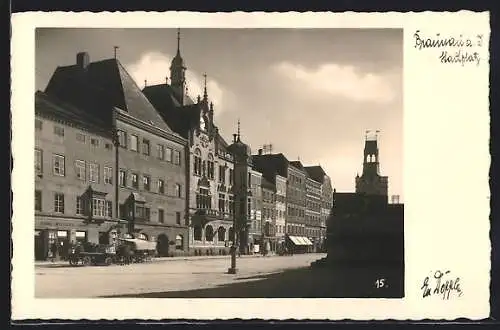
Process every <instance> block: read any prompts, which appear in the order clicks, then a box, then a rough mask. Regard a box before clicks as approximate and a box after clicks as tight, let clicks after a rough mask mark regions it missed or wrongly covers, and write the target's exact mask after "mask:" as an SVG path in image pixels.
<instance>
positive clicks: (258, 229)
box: [248, 169, 263, 249]
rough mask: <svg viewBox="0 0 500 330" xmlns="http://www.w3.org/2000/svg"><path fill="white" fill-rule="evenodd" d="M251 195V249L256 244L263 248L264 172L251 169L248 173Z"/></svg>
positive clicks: (249, 197)
mask: <svg viewBox="0 0 500 330" xmlns="http://www.w3.org/2000/svg"><path fill="white" fill-rule="evenodd" d="M248 182H249V186H250V195H249V196H248V206H249V208H248V211H249V213H248V219H249V220H250V231H249V236H248V240H249V243H250V249H253V246H254V245H259V246H260V248H262V231H263V227H262V225H263V224H262V173H260V172H259V171H257V170H254V169H250V172H249V173H248Z"/></svg>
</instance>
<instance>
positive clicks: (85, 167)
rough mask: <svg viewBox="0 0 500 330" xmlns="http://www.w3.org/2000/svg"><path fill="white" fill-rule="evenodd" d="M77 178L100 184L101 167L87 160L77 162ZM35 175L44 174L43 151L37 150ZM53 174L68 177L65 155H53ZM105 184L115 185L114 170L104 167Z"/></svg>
mask: <svg viewBox="0 0 500 330" xmlns="http://www.w3.org/2000/svg"><path fill="white" fill-rule="evenodd" d="M74 165H75V176H76V178H77V179H78V180H81V181H87V180H88V181H89V182H95V183H100V177H101V176H100V165H99V164H97V163H95V162H86V161H85V160H80V159H77V160H75V164H74ZM35 173H36V174H42V173H43V151H42V150H40V149H35ZM52 173H53V174H54V175H58V176H66V158H65V156H64V155H59V154H53V155H52ZM103 182H104V183H105V184H113V168H112V167H110V166H104V167H103Z"/></svg>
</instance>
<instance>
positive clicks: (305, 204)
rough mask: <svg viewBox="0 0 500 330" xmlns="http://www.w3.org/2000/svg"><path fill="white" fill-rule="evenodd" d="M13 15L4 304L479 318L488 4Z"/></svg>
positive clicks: (112, 310) (103, 313) (208, 314)
mask: <svg viewBox="0 0 500 330" xmlns="http://www.w3.org/2000/svg"><path fill="white" fill-rule="evenodd" d="M458 22H460V23H458ZM464 22H469V23H468V24H465V23H464ZM13 26H14V28H13V42H12V48H13V49H14V50H15V51H14V52H13V56H12V67H13V75H12V82H13V83H12V84H13V88H12V100H13V103H12V104H13V110H12V111H13V155H14V164H16V166H15V168H14V170H13V176H12V177H13V187H14V188H13V196H14V199H13V200H14V203H13V208H14V215H13V232H12V238H13V259H12V265H13V276H12V287H13V306H14V307H13V308H14V310H15V312H14V315H16V317H18V318H19V317H20V318H22V317H25V318H26V317H27V318H36V319H39V318H41V319H50V318H57V319H68V318H69V319H89V320H91V319H135V320H138V319H139V320H140V319H148V320H158V319H234V318H238V319H276V320H283V319H311V320H312V319H323V320H325V319H328V320H331V319H355V320H370V319H372V320H373V319H379V320H380V319H406V320H408V319H449V318H457V317H469V318H477V317H481V316H482V317H484V316H486V315H487V312H488V308H489V293H488V292H489V291H488V290H489V280H490V265H491V262H490V251H491V250H490V240H489V185H488V171H489V162H490V158H489V152H488V139H489V119H488V61H489V59H488V56H489V53H488V40H489V39H488V38H489V26H488V15H487V13H468V12H460V13H446V14H444V13H431V12H429V13H407V14H402V13H372V14H368V13H364V14H359V13H337V14H335V13H302V14H301V13H281V14H280V13H267V14H265V13H225V14H223V13H194V12H189V13H188V12H184V13H183V12H178V13H177V12H168V13H139V12H137V13H132V12H130V13H29V14H26V15H20V16H18V17H17V19H16V20H14V24H13ZM464 77H466V79H465V78H464ZM464 79H465V80H464ZM469 82H470V83H469ZM472 82H474V83H472ZM33 150H34V153H32V152H33ZM33 163H34V165H35V166H34V172H33V167H31V166H33V165H32V164H33ZM31 178H32V179H31ZM466 192H467V193H466ZM471 192H473V193H471ZM30 194H33V195H34V198H32V197H29V196H33V195H30ZM28 197H29V198H28ZM471 246H474V251H475V252H474V254H471V250H470V247H471ZM207 298H208V299H207ZM105 306H106V307H105Z"/></svg>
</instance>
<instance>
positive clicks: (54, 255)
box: [50, 242, 57, 262]
mask: <svg viewBox="0 0 500 330" xmlns="http://www.w3.org/2000/svg"><path fill="white" fill-rule="evenodd" d="M50 252H51V254H52V255H51V257H52V262H54V261H56V256H57V244H56V242H53V243H52V245H51V246H50Z"/></svg>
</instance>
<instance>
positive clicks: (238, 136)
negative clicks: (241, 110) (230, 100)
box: [237, 118, 240, 141]
mask: <svg viewBox="0 0 500 330" xmlns="http://www.w3.org/2000/svg"><path fill="white" fill-rule="evenodd" d="M237 138H238V141H240V119H239V118H238V135H237Z"/></svg>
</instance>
